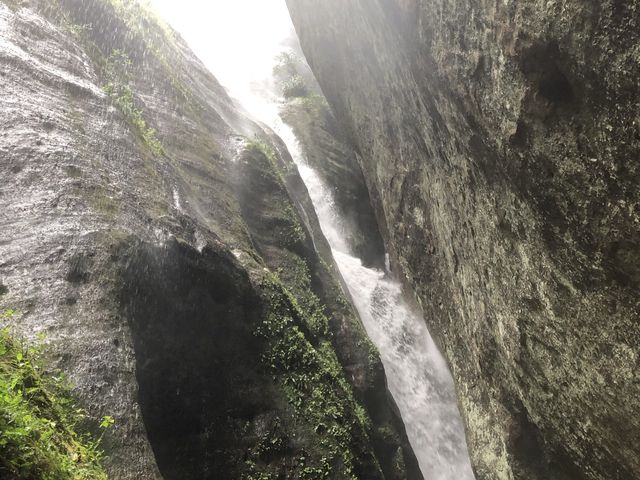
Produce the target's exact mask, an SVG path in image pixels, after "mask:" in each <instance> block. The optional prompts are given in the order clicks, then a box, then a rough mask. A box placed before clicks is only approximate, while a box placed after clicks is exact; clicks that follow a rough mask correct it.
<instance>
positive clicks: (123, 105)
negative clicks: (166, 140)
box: [104, 50, 164, 156]
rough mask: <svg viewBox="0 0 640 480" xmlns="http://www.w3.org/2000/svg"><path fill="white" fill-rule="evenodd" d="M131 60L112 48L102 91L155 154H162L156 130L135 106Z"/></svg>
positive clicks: (162, 150)
mask: <svg viewBox="0 0 640 480" xmlns="http://www.w3.org/2000/svg"><path fill="white" fill-rule="evenodd" d="M130 70H131V60H129V57H128V56H127V54H126V53H125V52H123V51H122V50H114V51H113V52H111V55H110V56H109V58H108V60H107V63H106V67H105V75H106V77H107V84H106V85H105V86H104V91H105V92H106V93H107V95H109V97H111V99H112V100H113V102H114V104H115V105H116V107H117V108H118V109H119V110H120V111H121V112H122V113H123V114H124V116H125V117H126V119H127V121H128V122H129V123H130V124H131V126H132V127H133V128H134V129H135V130H136V132H137V133H138V135H139V136H140V138H141V139H142V141H143V142H144V144H145V145H147V147H149V150H151V152H152V153H153V154H154V155H155V156H161V155H162V154H164V147H163V146H162V143H160V140H158V138H157V137H156V130H155V129H154V128H150V127H148V126H147V122H146V121H145V119H144V116H143V115H142V110H140V109H139V108H137V106H136V104H135V99H134V95H133V90H131V86H130V74H129V72H130Z"/></svg>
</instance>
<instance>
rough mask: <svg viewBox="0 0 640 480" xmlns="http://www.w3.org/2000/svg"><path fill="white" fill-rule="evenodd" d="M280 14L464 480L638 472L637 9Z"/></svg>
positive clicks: (338, 7) (559, 5) (300, 1)
mask: <svg viewBox="0 0 640 480" xmlns="http://www.w3.org/2000/svg"><path fill="white" fill-rule="evenodd" d="M288 4H289V8H290V11H291V14H292V17H293V20H294V23H295V25H296V29H297V31H298V34H299V36H300V40H301V44H302V47H303V49H304V51H305V54H306V57H307V60H308V61H309V64H310V65H311V67H312V69H313V71H314V73H315V75H316V77H317V79H318V81H319V83H320V85H321V87H322V89H323V92H324V93H325V95H326V97H327V99H328V101H329V103H330V104H331V106H332V108H333V111H334V113H335V115H336V117H337V118H338V120H339V121H340V122H341V124H342V125H343V127H344V128H345V130H346V131H347V132H349V134H350V135H351V136H352V138H354V139H355V142H356V144H357V149H358V151H359V152H360V153H361V157H360V161H361V166H362V169H363V172H364V174H365V178H366V180H367V183H368V186H369V191H370V194H371V197H372V202H373V203H374V205H375V206H376V209H377V214H378V218H379V221H380V223H381V226H382V230H383V231H384V232H385V237H386V238H385V241H386V246H387V249H388V250H389V251H390V252H391V256H392V260H393V262H394V263H395V266H396V268H397V270H398V271H399V272H400V273H401V274H402V276H403V277H404V280H405V283H406V284H407V285H408V286H409V287H410V288H411V289H412V290H413V291H414V292H415V296H416V299H417V301H418V302H419V303H420V304H421V306H422V308H423V310H424V312H425V316H426V318H427V321H428V323H429V326H430V327H431V331H432V333H433V334H434V335H435V337H436V338H437V340H438V343H439V344H440V346H441V348H442V350H443V352H444V353H445V355H446V356H447V358H448V360H449V363H450V365H451V368H452V371H453V374H454V378H455V381H456V385H457V391H458V397H459V402H460V406H461V409H462V412H463V415H464V417H465V421H466V425H467V436H468V441H469V442H468V443H469V446H470V449H471V455H472V461H473V464H474V467H475V471H476V474H477V477H478V478H479V479H485V478H486V479H489V478H496V479H512V478H527V479H530V478H535V479H549V478H551V479H630V478H638V477H640V463H638V458H640V456H639V455H638V453H639V450H638V448H639V445H640V424H639V423H638V418H639V417H638V412H639V411H640V404H639V403H638V398H640V397H639V395H638V394H639V393H640V378H639V372H638V354H639V352H638V340H640V326H639V320H640V318H639V310H640V304H639V298H640V295H639V293H640V288H639V283H638V274H639V270H638V259H639V258H640V252H639V250H638V245H639V244H640V243H639V234H640V205H639V190H638V188H637V187H638V184H639V180H640V178H639V164H640V159H639V151H640V117H639V112H640V82H638V78H640V67H639V65H640V62H639V59H640V38H639V37H640V29H639V28H638V21H639V19H640V4H638V2H637V1H631V2H613V1H611V2H597V3H594V2H586V3H585V2H577V1H576V2H574V1H566V2H542V1H540V2H538V1H535V2H512V1H505V2H485V1H470V0H466V1H455V2H454V1H447V0H441V1H439V0H421V1H416V0H403V1H400V0H395V1H394V0H373V1H369V0H347V1H338V0H330V1H319V0H288Z"/></svg>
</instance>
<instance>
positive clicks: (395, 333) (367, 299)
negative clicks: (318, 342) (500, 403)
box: [153, 0, 474, 480]
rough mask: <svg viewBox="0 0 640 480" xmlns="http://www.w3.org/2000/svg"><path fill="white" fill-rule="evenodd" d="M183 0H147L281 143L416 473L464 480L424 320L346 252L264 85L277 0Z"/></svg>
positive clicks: (456, 426)
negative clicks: (373, 354) (368, 346)
mask: <svg viewBox="0 0 640 480" xmlns="http://www.w3.org/2000/svg"><path fill="white" fill-rule="evenodd" d="M185 1H186V3H187V4H189V3H190V2H191V3H192V5H189V7H190V8H184V6H183V5H182V3H180V6H178V3H179V2H173V1H170V0H153V3H154V4H155V6H156V7H158V8H159V10H160V13H161V14H164V16H165V18H166V19H167V20H168V21H169V22H170V23H171V24H172V25H173V26H174V27H175V28H176V29H178V30H179V31H180V32H181V33H182V35H183V36H184V37H185V39H186V40H187V41H188V42H189V43H190V45H191V47H192V48H193V49H194V51H195V52H196V53H197V54H198V55H199V56H200V58H201V59H202V60H203V61H204V63H205V64H206V65H207V66H208V67H209V68H210V69H211V70H212V72H213V73H214V74H215V75H216V76H217V77H218V79H219V80H220V81H221V83H222V84H223V85H225V86H226V87H227V88H228V90H229V91H230V93H231V95H232V96H233V97H235V98H236V99H238V100H239V101H240V103H241V104H242V105H243V107H244V108H245V109H246V110H247V111H248V112H249V113H250V114H251V115H253V116H254V117H255V118H256V119H258V120H260V121H261V122H263V123H265V124H266V125H268V126H269V127H271V128H272V129H273V130H274V131H275V132H276V133H277V134H278V135H279V136H280V137H281V138H282V139H283V141H284V142H285V144H286V145H287V148H288V149H289V152H290V153H291V155H292V157H293V159H294V161H295V162H296V164H297V166H298V169H299V172H300V175H301V177H302V179H303V180H304V182H305V184H306V186H307V189H308V191H309V194H310V197H311V200H312V202H313V205H314V207H315V210H316V213H317V216H318V219H319V221H320V225H321V227H322V231H323V233H324V235H325V236H326V238H327V240H328V241H329V244H330V245H331V248H332V251H333V255H334V258H335V260H336V263H337V265H338V267H339V269H340V272H341V273H342V276H343V277H344V280H345V282H346V284H347V286H348V288H349V290H350V292H351V294H352V297H353V299H354V302H355V307H356V308H357V310H358V312H359V314H360V317H361V319H362V321H363V323H364V326H365V328H366V330H367V333H368V334H369V336H370V337H371V339H372V340H373V342H374V343H375V344H376V346H377V347H378V349H379V351H380V355H381V358H382V362H383V364H384V367H385V371H386V374H387V379H388V385H389V390H390V392H391V394H392V395H393V398H394V399H395V401H396V403H397V405H398V408H399V410H400V413H401V415H402V419H403V421H404V423H405V426H406V430H407V435H408V437H409V441H410V442H411V445H412V447H413V449H414V451H415V454H416V456H417V458H418V461H419V464H420V468H421V470H422V472H423V474H424V477H425V479H426V480H472V479H473V478H474V476H473V473H472V470H471V466H470V463H469V457H468V453H467V447H466V443H465V437H464V430H463V427H462V421H461V418H460V414H459V412H458V408H457V404H456V397H455V393H454V386H453V380H452V378H451V375H450V373H449V370H448V368H447V365H446V363H445V361H444V359H443V358H442V356H441V354H440V353H439V351H438V349H437V348H436V346H435V344H434V342H433V340H432V338H431V336H430V335H429V332H428V330H427V327H426V325H425V322H424V320H423V319H422V318H421V317H420V316H419V315H417V314H416V313H414V312H412V311H411V309H410V308H409V306H408V305H407V304H406V302H405V301H404V300H403V295H402V290H401V287H400V285H399V284H398V283H397V282H395V281H394V280H392V279H391V278H390V276H389V275H388V274H387V273H385V272H382V271H380V270H376V269H371V268H366V267H364V266H363V265H362V262H361V261H360V260H359V259H358V258H356V257H354V256H353V255H352V254H351V251H350V248H349V245H348V243H347V240H346V239H347V238H348V235H346V230H345V226H344V225H343V224H342V222H341V219H340V216H339V214H338V211H337V209H336V208H335V202H334V199H333V197H332V194H331V189H330V188H328V187H327V186H326V185H325V184H324V183H323V182H322V180H321V179H320V177H319V176H318V174H317V173H316V172H315V171H314V170H313V169H312V168H311V167H309V166H308V165H307V164H306V162H305V159H304V156H303V154H302V151H301V149H300V146H299V144H298V141H297V139H296V138H295V135H294V134H293V131H292V130H291V128H290V127H289V126H288V125H286V124H285V123H284V122H283V121H282V120H281V119H280V117H279V109H280V105H281V101H282V99H280V98H279V97H278V94H277V93H275V92H276V89H275V88H273V87H274V85H273V79H272V68H273V66H274V65H275V62H276V60H275V58H276V56H277V55H278V54H279V53H281V52H282V51H285V50H287V48H286V47H284V46H283V45H284V44H285V43H286V42H284V41H285V40H286V39H287V38H289V37H290V36H291V31H292V30H293V28H292V25H291V22H290V19H289V17H288V12H287V10H286V6H285V5H284V1H282V0H278V1H275V2H264V0H218V1H217V2H213V3H211V4H207V6H205V5H203V4H204V3H205V2H196V1H195V0H185ZM267 4H268V5H267ZM256 9H258V10H260V13H259V15H252V16H250V17H247V15H246V12H247V11H254V12H255V11H256ZM252 18H253V19H256V21H255V22H252V21H251V19H252ZM258 18H259V21H258ZM212 22H213V24H212ZM211 45H225V46H223V47H221V48H211Z"/></svg>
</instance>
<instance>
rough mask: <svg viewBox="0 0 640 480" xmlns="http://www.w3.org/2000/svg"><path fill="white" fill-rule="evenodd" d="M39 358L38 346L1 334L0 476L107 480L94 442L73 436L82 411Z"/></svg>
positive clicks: (7, 333) (99, 453) (97, 447)
mask: <svg viewBox="0 0 640 480" xmlns="http://www.w3.org/2000/svg"><path fill="white" fill-rule="evenodd" d="M5 313H6V312H5ZM39 358H40V349H39V348H38V347H29V346H27V345H26V344H24V343H23V342H20V341H18V340H16V339H14V338H13V337H12V336H11V335H10V333H9V330H8V329H6V328H5V329H2V330H0V478H4V479H8V480H17V479H39V480H94V479H95V480H106V479H107V474H106V473H105V471H104V470H103V468H102V466H101V465H100V461H101V458H102V452H101V451H100V449H99V439H98V440H96V439H93V438H91V437H90V436H89V435H83V434H80V433H78V432H77V430H76V426H77V425H78V424H79V422H80V421H82V420H83V418H85V414H84V412H83V411H82V410H81V409H78V408H77V406H76V405H75V404H74V402H73V401H72V400H71V394H70V390H69V387H68V386H67V385H66V383H65V381H64V378H63V377H62V376H59V377H53V378H51V377H48V376H45V375H43V374H42V373H41V367H40V363H39ZM107 423H108V425H110V424H111V423H110V420H107ZM103 424H104V422H103ZM108 425H107V426H108Z"/></svg>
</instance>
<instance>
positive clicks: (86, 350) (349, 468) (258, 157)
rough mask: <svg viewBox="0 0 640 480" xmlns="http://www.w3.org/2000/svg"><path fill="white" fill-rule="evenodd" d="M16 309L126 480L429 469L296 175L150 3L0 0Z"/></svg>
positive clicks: (2, 137)
mask: <svg viewBox="0 0 640 480" xmlns="http://www.w3.org/2000/svg"><path fill="white" fill-rule="evenodd" d="M0 63H1V64H2V68H1V70H0V75H1V77H2V81H1V82H0V112H1V113H0V115H1V116H0V124H1V125H2V133H1V134H0V172H1V175H2V178H3V180H4V181H3V182H2V185H0V198H1V199H2V209H1V213H0V224H1V225H2V233H1V234H0V281H1V285H0V308H1V309H5V308H6V309H8V308H11V309H15V310H16V311H17V313H16V314H15V315H12V316H11V317H9V316H7V317H3V318H2V323H3V324H9V325H10V326H11V328H12V330H13V331H14V332H15V333H16V334H19V335H22V336H25V337H27V338H34V337H35V336H37V335H38V334H40V333H43V334H44V335H45V338H46V344H47V346H46V355H47V358H48V361H49V365H50V368H51V369H52V370H56V369H60V370H62V371H63V372H65V373H66V374H67V375H68V377H69V379H70V381H71V382H72V384H73V385H74V392H75V394H76V395H77V396H78V398H79V400H80V402H81V403H82V405H84V406H85V407H86V408H87V409H88V410H89V413H90V414H91V415H92V416H93V417H95V418H100V417H102V416H104V415H109V416H112V417H113V418H114V420H115V423H114V425H113V427H112V428H111V429H110V430H109V432H108V433H107V435H106V436H105V438H104V441H103V448H104V449H105V452H106V454H107V458H106V461H105V467H106V469H107V471H108V473H109V476H110V478H114V479H136V480H141V479H142V480H143V479H155V478H165V479H167V480H169V479H183V478H210V479H218V478H225V479H227V478H246V479H258V478H260V479H265V478H282V475H285V474H287V475H293V476H295V477H296V478H314V479H315V478H331V479H351V478H367V479H397V480H400V479H404V478H411V479H420V478H422V477H421V475H420V473H419V471H418V469H417V465H416V460H415V457H414V455H413V453H412V452H411V450H410V448H409V446H408V442H407V440H406V435H405V433H404V428H403V426H402V423H401V421H400V420H399V418H398V416H397V413H396V411H395V407H394V405H393V402H392V401H391V400H390V399H389V398H388V394H387V391H386V385H385V378H384V371H383V369H382V366H381V363H380V360H379V358H378V354H377V352H376V350H375V348H374V347H373V346H372V344H371V343H370V341H369V340H368V339H367V337H366V335H365V333H364V330H363V327H362V326H361V324H360V322H359V319H358V318H357V316H356V314H355V313H354V311H353V308H352V307H351V305H350V304H349V302H348V300H347V299H346V298H345V294H344V293H343V290H342V288H341V286H340V278H339V276H338V273H337V269H336V268H335V266H334V264H333V261H332V259H331V257H330V255H329V254H328V251H329V249H328V246H327V245H326V241H325V240H324V238H323V237H322V235H321V233H320V229H319V227H318V225H317V219H316V218H315V214H314V212H313V209H312V208H309V207H310V201H309V199H308V196H307V192H306V190H305V189H304V185H303V184H302V182H301V180H300V178H299V177H298V175H297V170H296V169H295V166H294V165H293V164H292V162H291V159H290V158H289V155H288V153H287V152H286V148H284V146H283V144H282V143H281V141H280V140H279V139H277V138H276V137H275V136H274V135H273V134H272V133H270V132H269V131H267V130H266V129H265V128H263V127H262V126H259V125H257V124H256V123H254V122H253V121H252V120H250V119H249V118H248V117H247V115H246V114H245V113H243V112H242V111H241V109H240V108H239V107H238V106H237V105H236V104H235V103H234V102H233V101H232V100H231V99H230V98H229V97H228V95H227V93H226V92H225V90H224V89H223V88H222V87H221V86H220V84H219V83H218V82H217V81H216V80H215V78H213V76H211V74H209V73H208V71H207V70H206V69H205V67H204V66H203V65H202V64H201V63H200V61H199V60H198V59H197V58H196V57H195V56H194V55H193V53H191V51H190V50H189V48H188V47H187V46H186V44H185V43H184V41H183V40H182V39H181V38H180V37H179V36H178V35H177V34H176V33H175V32H174V31H172V30H171V29H170V28H169V27H167V26H166V25H164V24H162V22H160V21H158V20H157V19H156V18H154V17H153V16H152V15H151V14H150V13H149V12H147V11H146V10H145V9H143V8H141V7H139V6H138V4H137V3H135V2H128V1H115V0H114V1H109V0H84V1H83V0H60V1H9V0H7V1H4V2H0Z"/></svg>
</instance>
